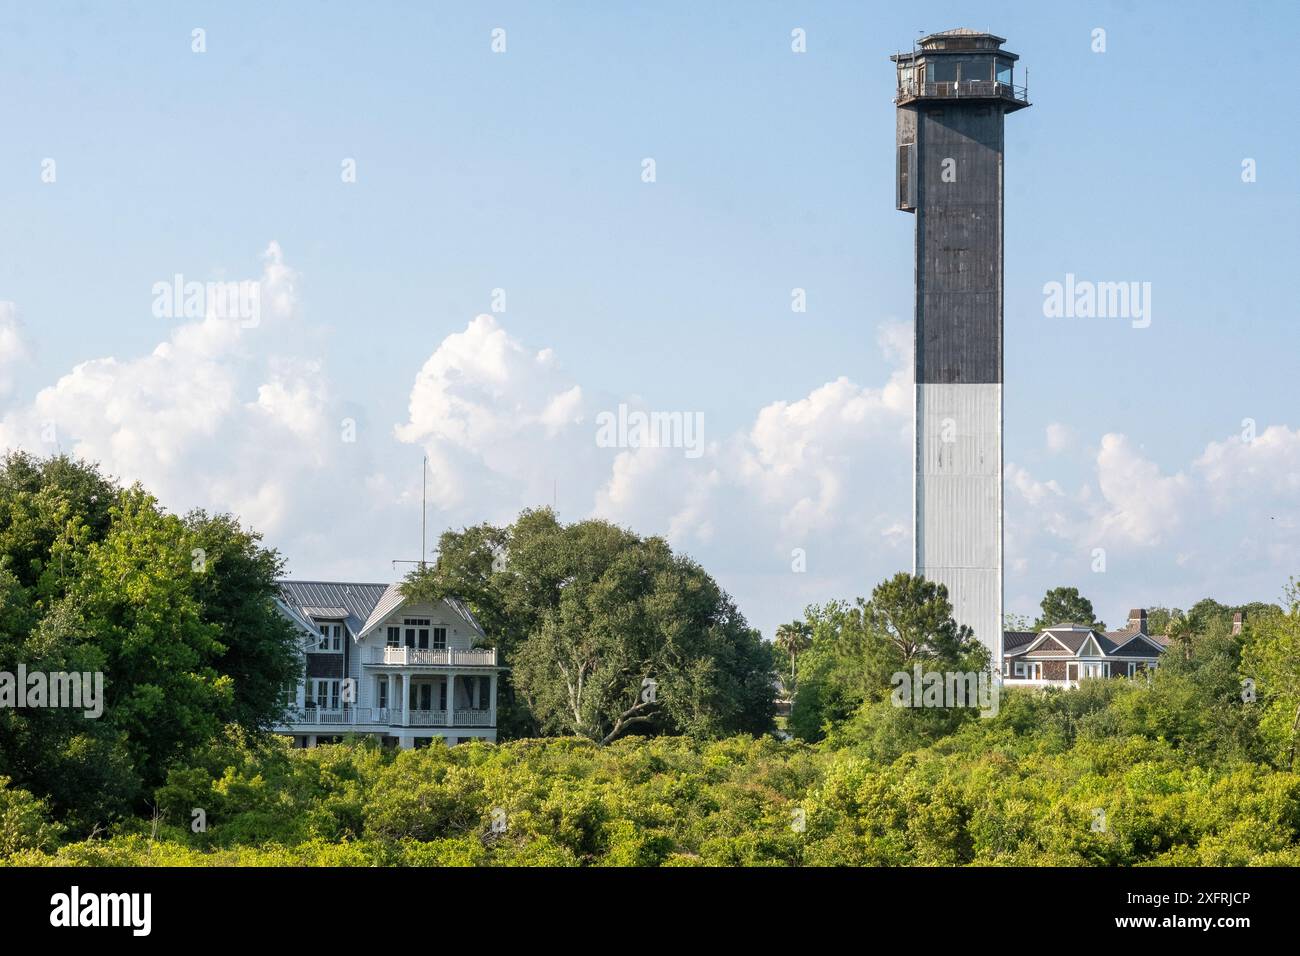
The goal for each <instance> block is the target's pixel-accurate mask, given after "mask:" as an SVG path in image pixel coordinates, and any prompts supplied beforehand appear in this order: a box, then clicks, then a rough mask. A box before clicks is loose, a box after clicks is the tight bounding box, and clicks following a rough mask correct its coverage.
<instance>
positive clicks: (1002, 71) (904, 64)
mask: <svg viewBox="0 0 1300 956" xmlns="http://www.w3.org/2000/svg"><path fill="white" fill-rule="evenodd" d="M1005 42H1006V40H1005V39H1004V38H1002V37H999V36H994V35H993V34H992V33H979V32H977V31H974V30H966V29H960V30H947V31H945V32H943V33H932V34H930V35H929V36H926V37H922V38H921V39H920V40H918V41H917V46H916V49H914V50H912V52H910V53H896V54H894V56H892V57H890V59H891V60H893V61H894V62H895V63H896V64H898V89H897V91H896V93H895V95H894V103H895V104H896V105H897V106H900V107H907V106H911V105H914V104H918V103H920V102H921V101H924V100H993V101H997V102H999V103H1001V104H1002V108H1003V112H1005V113H1011V112H1014V111H1015V110H1018V109H1024V108H1025V107H1026V106H1029V105H1030V104H1029V86H1028V82H1027V80H1026V79H1025V78H1024V77H1017V76H1016V60H1018V59H1019V57H1017V56H1016V54H1014V53H1010V52H1008V51H1006V50H1003V49H1002V44H1003V43H1005ZM1017 80H1019V81H1020V82H1017Z"/></svg>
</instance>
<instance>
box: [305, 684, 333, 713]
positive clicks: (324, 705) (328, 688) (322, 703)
mask: <svg viewBox="0 0 1300 956" xmlns="http://www.w3.org/2000/svg"><path fill="white" fill-rule="evenodd" d="M311 700H312V701H313V702H314V703H315V704H316V706H317V707H318V708H320V709H321V710H338V709H339V682H338V681H336V680H321V679H319V678H316V679H314V680H313V681H312V694H311Z"/></svg>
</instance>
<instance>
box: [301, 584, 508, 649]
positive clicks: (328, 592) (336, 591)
mask: <svg viewBox="0 0 1300 956" xmlns="http://www.w3.org/2000/svg"><path fill="white" fill-rule="evenodd" d="M278 583H279V585H280V595H281V597H282V598H283V602H282V603H283V604H284V605H285V606H286V607H287V608H288V610H289V612H291V613H290V614H289V617H290V618H291V619H292V620H293V621H294V622H295V623H297V624H300V625H304V626H307V627H308V629H309V630H310V631H312V632H313V633H314V632H316V630H317V628H316V627H315V625H314V624H311V618H314V617H315V618H329V619H332V620H342V621H343V622H344V624H346V625H347V629H348V633H349V634H351V635H352V639H353V640H360V639H361V638H362V637H364V636H365V635H366V634H368V633H370V632H371V631H372V630H374V629H375V628H376V627H378V626H379V624H380V622H382V621H383V620H384V619H385V618H387V617H388V616H389V615H390V614H392V613H393V612H394V611H396V610H397V609H398V608H399V607H401V606H402V605H403V604H404V603H406V597H405V596H404V595H403V594H402V586H401V585H400V584H348V583H344V582H331V581H280V582H278ZM443 601H444V603H445V604H446V605H447V606H448V607H449V608H451V609H452V611H453V612H454V613H455V614H456V616H457V617H459V618H460V619H461V620H462V621H464V622H465V624H466V625H468V626H469V627H470V628H471V629H472V630H474V631H475V632H476V633H478V634H479V635H482V636H486V635H485V634H484V632H483V628H482V627H480V626H479V623H478V621H476V620H475V619H474V615H473V613H471V611H470V609H469V608H468V607H467V606H466V605H465V602H464V601H462V600H461V599H460V598H454V597H448V598H443Z"/></svg>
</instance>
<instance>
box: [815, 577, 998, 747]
mask: <svg viewBox="0 0 1300 956" xmlns="http://www.w3.org/2000/svg"><path fill="white" fill-rule="evenodd" d="M805 613H806V619H807V623H808V626H809V627H810V628H811V631H812V635H813V639H812V646H811V647H810V648H809V649H808V651H806V652H805V654H804V656H803V661H802V664H801V667H802V673H801V676H800V679H799V687H798V691H797V693H796V694H795V699H794V706H793V708H792V709H791V714H790V729H791V731H792V732H793V733H794V734H795V735H796V736H798V737H800V738H802V739H805V740H818V739H821V738H822V737H824V736H826V735H827V734H828V733H830V732H831V731H832V730H833V729H835V728H836V727H838V726H840V725H843V724H845V723H847V722H848V721H849V720H850V718H851V717H853V716H854V715H855V714H857V713H859V712H860V711H861V710H862V709H863V708H864V707H870V706H872V705H874V704H877V703H881V702H883V701H885V699H886V698H887V697H888V696H889V693H890V690H891V686H892V677H893V675H894V674H896V673H898V672H900V671H906V670H907V669H908V668H910V667H911V666H912V665H913V664H915V663H920V664H923V665H924V666H925V667H926V668H927V669H935V670H941V671H959V672H976V673H977V672H981V671H987V670H988V668H989V663H990V662H989V654H988V651H987V650H986V649H985V648H984V646H983V645H982V644H980V643H979V642H978V641H977V640H976V639H975V636H974V635H973V634H972V633H971V631H970V629H969V628H967V627H964V626H961V625H958V624H957V622H956V621H954V620H953V617H952V605H951V603H950V602H949V600H948V590H947V588H945V587H944V586H943V585H942V584H937V583H936V582H933V581H928V580H926V579H925V578H923V577H919V576H916V575H911V574H906V573H900V574H896V575H895V576H894V577H892V578H889V579H887V580H885V581H882V582H881V583H880V584H878V585H877V586H876V587H875V589H874V590H873V591H872V592H871V600H870V601H866V600H864V599H862V598H858V599H857V601H856V602H855V603H853V604H849V603H847V602H844V601H833V602H831V603H829V604H826V605H822V606H820V607H819V606H813V607H810V608H808V610H807V611H806V612H805ZM886 706H888V705H886ZM884 713H887V711H886V712H884ZM967 716H969V715H968V714H965V713H960V714H959V713H947V714H942V715H937V714H923V713H920V712H917V711H913V712H910V713H908V714H907V715H905V719H907V720H913V721H923V722H928V723H935V721H936V720H937V721H938V723H935V726H934V727H933V728H931V729H932V730H933V731H935V732H937V730H938V729H939V724H942V725H943V726H945V727H946V726H948V724H950V723H952V722H958V721H961V720H964V719H965V718H966V717H967Z"/></svg>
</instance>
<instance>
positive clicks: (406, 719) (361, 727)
mask: <svg viewBox="0 0 1300 956" xmlns="http://www.w3.org/2000/svg"><path fill="white" fill-rule="evenodd" d="M495 726H496V712H495V711H494V710H492V709H490V708H474V707H465V708H457V709H456V710H453V711H452V712H451V714H450V720H449V719H448V712H447V711H445V710H408V711H407V712H406V713H405V714H403V713H402V710H401V708H394V707H338V708H323V707H304V708H302V709H301V710H298V709H291V710H290V711H289V712H288V713H286V714H285V716H284V718H283V719H282V720H281V722H280V724H279V725H278V726H277V727H276V728H275V729H276V730H277V731H279V732H280V733H304V732H308V731H315V730H316V729H317V728H324V729H325V730H326V731H329V730H334V731H345V732H346V731H347V730H349V729H351V730H357V731H372V732H374V731H383V730H387V729H388V728H391V727H495Z"/></svg>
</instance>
